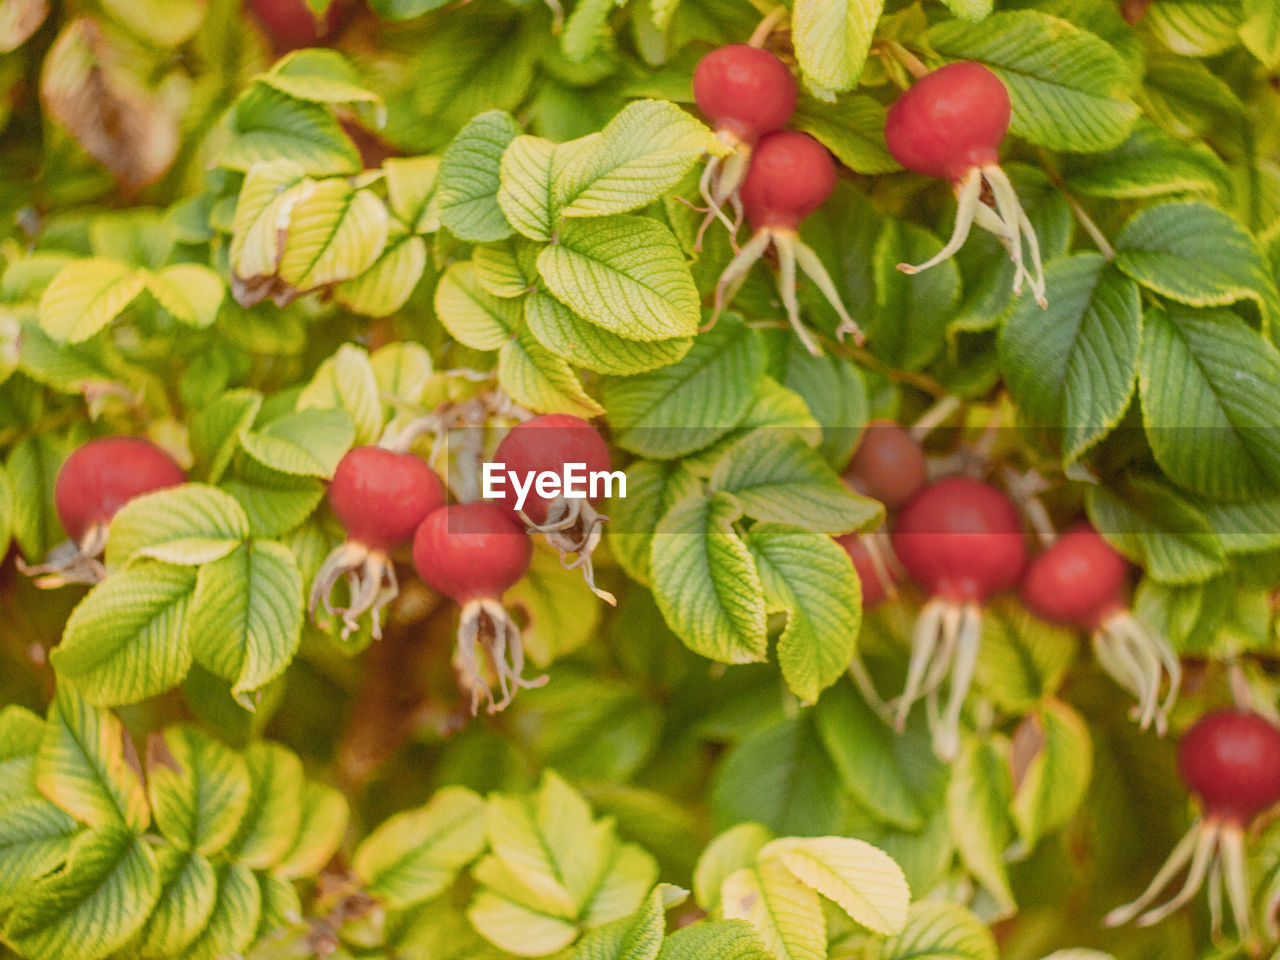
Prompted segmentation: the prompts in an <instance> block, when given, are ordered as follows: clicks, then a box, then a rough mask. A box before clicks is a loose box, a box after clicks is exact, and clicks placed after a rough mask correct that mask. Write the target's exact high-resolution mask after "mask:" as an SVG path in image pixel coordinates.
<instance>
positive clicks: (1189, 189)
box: [1067, 121, 1227, 199]
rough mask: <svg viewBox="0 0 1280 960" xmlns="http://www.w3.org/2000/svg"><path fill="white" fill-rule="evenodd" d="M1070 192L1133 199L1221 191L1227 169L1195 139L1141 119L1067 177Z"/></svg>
mask: <svg viewBox="0 0 1280 960" xmlns="http://www.w3.org/2000/svg"><path fill="white" fill-rule="evenodd" d="M1067 185H1068V187H1069V188H1070V190H1071V191H1072V192H1073V193H1085V194H1088V195H1090V196H1094V197H1115V198H1124V199H1137V198H1142V197H1158V196H1163V195H1166V194H1173V193H1201V194H1207V195H1209V197H1210V198H1213V197H1215V196H1216V195H1217V194H1218V193H1219V192H1225V190H1226V185H1227V169H1226V167H1225V166H1224V165H1223V164H1222V161H1221V160H1219V159H1218V157H1217V155H1216V154H1215V153H1214V152H1213V151H1212V150H1209V149H1208V148H1206V147H1204V146H1202V145H1200V144H1188V143H1185V142H1183V141H1182V140H1179V139H1177V138H1176V137H1172V136H1170V135H1169V134H1167V133H1165V132H1164V131H1163V130H1161V129H1160V128H1159V127H1157V126H1155V125H1154V124H1152V123H1148V122H1146V121H1141V122H1139V123H1138V125H1137V126H1135V127H1134V128H1133V132H1132V133H1131V134H1129V138H1128V139H1127V140H1125V142H1124V143H1122V144H1120V146H1118V147H1116V149H1114V150H1112V151H1110V152H1109V153H1107V154H1104V155H1102V156H1100V157H1097V158H1094V159H1092V160H1091V161H1089V162H1088V163H1087V164H1086V165H1085V166H1084V167H1083V168H1082V169H1081V170H1080V171H1079V172H1078V173H1071V174H1070V175H1069V176H1068V177H1067Z"/></svg>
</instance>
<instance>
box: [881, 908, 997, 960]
mask: <svg viewBox="0 0 1280 960" xmlns="http://www.w3.org/2000/svg"><path fill="white" fill-rule="evenodd" d="M879 960H996V941H995V937H993V936H992V935H991V930H990V929H989V928H988V927H987V925H986V924H985V923H983V922H982V921H981V920H979V919H978V918H977V917H975V916H974V915H973V914H972V913H970V912H969V911H968V910H966V909H965V908H964V907H961V906H958V905H956V904H954V903H945V902H942V901H939V900H921V901H920V902H919V903H915V904H912V906H911V909H910V911H908V914H907V926H906V928H905V929H904V930H903V931H902V932H901V933H899V934H898V935H897V936H896V937H893V938H892V939H890V940H886V941H885V942H884V943H883V944H881V946H880V951H879Z"/></svg>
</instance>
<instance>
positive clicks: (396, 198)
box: [382, 157, 440, 233]
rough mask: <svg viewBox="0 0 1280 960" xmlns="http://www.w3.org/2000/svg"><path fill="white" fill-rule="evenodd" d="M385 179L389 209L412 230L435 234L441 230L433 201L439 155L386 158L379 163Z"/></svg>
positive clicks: (436, 207)
mask: <svg viewBox="0 0 1280 960" xmlns="http://www.w3.org/2000/svg"><path fill="white" fill-rule="evenodd" d="M382 172H383V175H384V176H386V178H387V200H388V201H389V202H390V204H391V212H392V213H394V214H395V215H396V216H397V217H399V218H400V220H401V221H402V222H403V223H404V224H405V226H407V227H408V228H409V229H411V230H412V231H413V232H414V233H435V232H436V231H437V230H439V229H440V211H439V208H438V206H437V204H436V203H435V196H436V180H437V177H438V175H439V173H440V158H439V157H388V158H387V159H386V160H384V161H383V163H382Z"/></svg>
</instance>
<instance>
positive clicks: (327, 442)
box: [240, 410, 355, 480]
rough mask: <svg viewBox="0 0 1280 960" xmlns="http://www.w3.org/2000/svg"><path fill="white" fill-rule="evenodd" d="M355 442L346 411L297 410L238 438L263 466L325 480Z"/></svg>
mask: <svg viewBox="0 0 1280 960" xmlns="http://www.w3.org/2000/svg"><path fill="white" fill-rule="evenodd" d="M354 439H355V426H354V425H353V424H352V422H351V415H350V414H348V413H347V412H346V411H345V410H298V411H296V412H294V413H286V414H285V415H284V416H282V417H278V418H276V419H275V420H272V421H271V422H270V423H268V424H267V425H266V426H265V427H263V428H262V429H261V430H257V431H255V432H253V433H245V434H243V435H241V437H240V445H241V446H242V447H243V448H244V452H245V453H247V454H248V455H249V456H251V457H252V458H253V459H254V460H256V461H257V462H258V463H260V464H262V465H263V466H264V467H269V468H271V469H272V470H278V471H280V472H281V473H288V474H292V475H294V476H301V477H320V478H321V479H325V480H327V479H329V478H330V477H332V476H333V471H334V469H335V468H336V467H337V466H338V461H339V460H341V459H342V457H343V455H344V454H345V453H346V452H347V451H348V450H349V449H351V444H352V442H353V441H354Z"/></svg>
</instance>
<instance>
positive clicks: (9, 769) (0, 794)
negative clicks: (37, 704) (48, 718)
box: [0, 704, 44, 806]
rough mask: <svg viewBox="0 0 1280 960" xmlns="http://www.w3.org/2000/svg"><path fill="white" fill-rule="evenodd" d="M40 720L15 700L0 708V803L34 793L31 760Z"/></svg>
mask: <svg viewBox="0 0 1280 960" xmlns="http://www.w3.org/2000/svg"><path fill="white" fill-rule="evenodd" d="M43 737H44V721H43V720H41V719H40V718H39V717H38V716H36V715H35V714H34V713H32V712H31V711H30V710H28V709H27V708H26V707H20V706H17V705H16V704H11V705H10V706H7V707H3V708H0V806H3V805H4V804H6V803H9V802H11V801H15V800H28V799H33V798H35V797H37V796H38V795H39V794H38V792H37V790H36V779H35V763H36V754H37V753H39V751H40V741H41V739H43Z"/></svg>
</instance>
